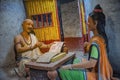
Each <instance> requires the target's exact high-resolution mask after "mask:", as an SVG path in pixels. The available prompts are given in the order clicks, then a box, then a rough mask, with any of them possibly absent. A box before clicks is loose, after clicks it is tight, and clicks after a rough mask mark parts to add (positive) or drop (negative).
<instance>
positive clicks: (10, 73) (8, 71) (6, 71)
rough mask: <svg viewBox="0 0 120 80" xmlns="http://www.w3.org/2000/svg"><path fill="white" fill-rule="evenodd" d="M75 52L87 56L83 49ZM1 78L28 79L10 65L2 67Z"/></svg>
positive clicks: (10, 79)
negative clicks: (18, 74)
mask: <svg viewBox="0 0 120 80" xmlns="http://www.w3.org/2000/svg"><path fill="white" fill-rule="evenodd" d="M73 52H74V53H76V57H78V58H79V59H80V58H82V57H84V58H87V55H85V54H83V52H82V51H73ZM117 76H118V75H117ZM0 80H26V79H25V78H24V77H21V78H19V77H18V76H17V75H16V73H15V71H14V69H13V66H8V67H5V68H1V69H0Z"/></svg>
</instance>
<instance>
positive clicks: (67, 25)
mask: <svg viewBox="0 0 120 80" xmlns="http://www.w3.org/2000/svg"><path fill="white" fill-rule="evenodd" d="M71 1H72V0H71ZM61 14H62V23H63V31H64V36H65V37H81V36H82V34H81V30H80V25H79V24H80V22H79V21H80V20H79V11H78V4H77V0H73V1H72V2H68V3H64V4H62V5H61Z"/></svg>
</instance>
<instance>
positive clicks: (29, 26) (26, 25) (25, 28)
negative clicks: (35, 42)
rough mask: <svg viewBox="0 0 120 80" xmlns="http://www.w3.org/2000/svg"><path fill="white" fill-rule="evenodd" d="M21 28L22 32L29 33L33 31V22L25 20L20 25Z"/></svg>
mask: <svg viewBox="0 0 120 80" xmlns="http://www.w3.org/2000/svg"><path fill="white" fill-rule="evenodd" d="M22 27H23V31H24V32H27V33H29V32H31V30H32V29H33V21H32V20H31V19H25V20H24V21H23V23H22Z"/></svg>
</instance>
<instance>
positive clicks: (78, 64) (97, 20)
mask: <svg viewBox="0 0 120 80" xmlns="http://www.w3.org/2000/svg"><path fill="white" fill-rule="evenodd" d="M104 27H105V15H104V14H103V12H102V8H101V7H100V5H97V6H96V7H95V9H94V11H93V12H92V13H90V14H89V17H88V28H89V30H90V31H92V32H93V33H94V36H93V37H92V38H91V39H90V42H88V43H85V46H86V52H88V53H89V57H88V59H87V60H83V59H77V58H76V59H74V61H73V64H68V65H64V66H61V68H60V69H59V71H58V72H57V71H51V72H49V73H48V75H49V77H50V79H51V80H55V78H56V76H55V75H57V73H59V74H60V77H61V79H62V80H117V79H116V78H113V77H112V76H113V70H112V67H111V65H110V63H109V60H108V57H107V47H106V46H107V36H106V34H105V30H104V29H105V28H104Z"/></svg>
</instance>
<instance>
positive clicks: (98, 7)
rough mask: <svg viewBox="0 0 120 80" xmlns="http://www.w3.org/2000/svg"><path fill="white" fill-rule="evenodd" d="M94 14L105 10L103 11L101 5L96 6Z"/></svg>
mask: <svg viewBox="0 0 120 80" xmlns="http://www.w3.org/2000/svg"><path fill="white" fill-rule="evenodd" d="M94 12H103V10H102V8H101V6H100V4H97V5H96V6H95V8H94Z"/></svg>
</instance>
